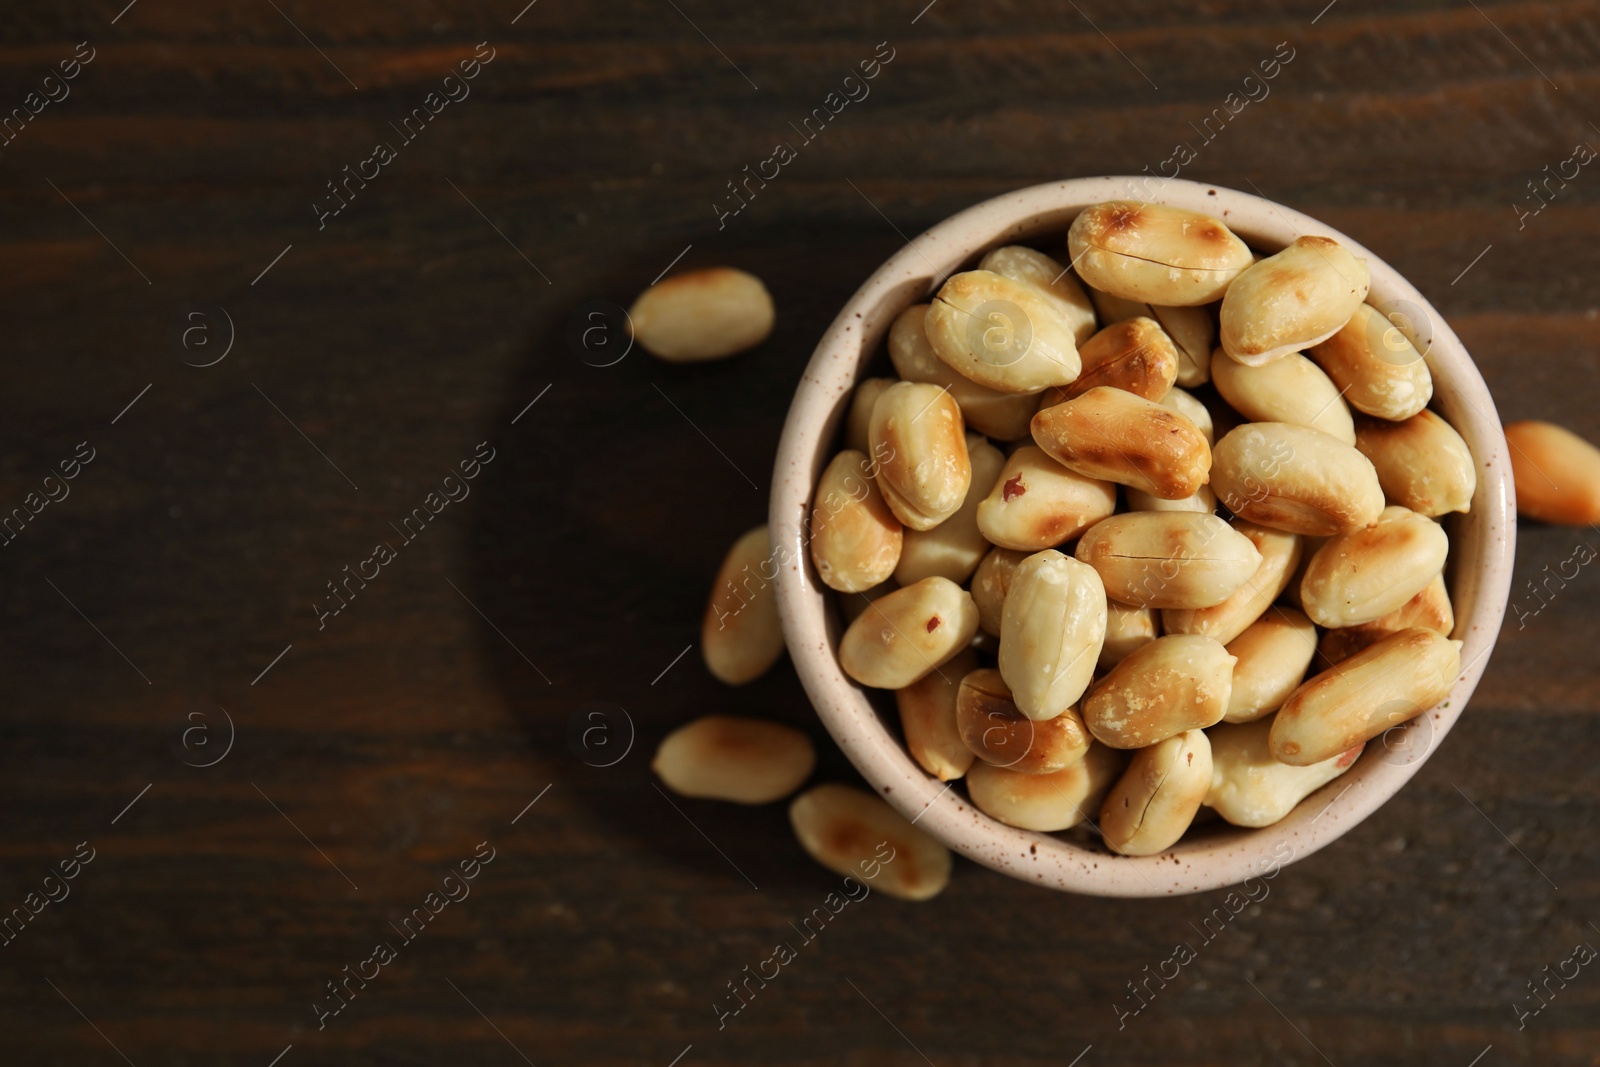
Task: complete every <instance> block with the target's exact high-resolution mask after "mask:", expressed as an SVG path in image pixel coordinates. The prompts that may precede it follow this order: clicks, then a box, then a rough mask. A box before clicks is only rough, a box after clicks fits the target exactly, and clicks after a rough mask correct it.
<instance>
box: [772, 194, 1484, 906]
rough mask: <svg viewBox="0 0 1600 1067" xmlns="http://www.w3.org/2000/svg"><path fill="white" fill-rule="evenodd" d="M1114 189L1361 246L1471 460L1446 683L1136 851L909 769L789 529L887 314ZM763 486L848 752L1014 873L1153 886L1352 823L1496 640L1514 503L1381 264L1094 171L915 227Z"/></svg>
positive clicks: (1256, 232)
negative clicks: (1255, 810)
mask: <svg viewBox="0 0 1600 1067" xmlns="http://www.w3.org/2000/svg"><path fill="white" fill-rule="evenodd" d="M1117 199H1121V200H1128V199H1137V200H1145V201H1153V202H1157V203H1164V204H1171V205H1173V206H1176V207H1181V208H1187V209H1190V210H1194V211H1202V212H1205V213H1207V214H1210V215H1214V216H1216V217H1217V218H1220V219H1222V220H1223V221H1224V222H1226V223H1227V224H1228V226H1229V228H1231V229H1232V230H1233V231H1234V232H1235V233H1237V234H1238V235H1239V236H1240V237H1241V238H1243V239H1244V240H1245V241H1246V242H1247V243H1248V244H1249V245H1250V246H1251V247H1252V248H1255V249H1256V250H1257V251H1261V252H1267V253H1271V252H1275V251H1277V250H1278V249H1280V248H1282V247H1284V246H1285V245H1287V244H1289V243H1290V242H1292V241H1293V240H1294V239H1295V238H1296V237H1298V236H1301V235H1304V234H1321V235H1326V236H1329V237H1333V238H1335V239H1337V240H1339V241H1340V242H1341V243H1343V244H1344V245H1345V246H1346V247H1348V248H1349V249H1350V250H1351V251H1352V252H1353V253H1354V254H1355V255H1356V256H1358V257H1362V258H1365V259H1366V260H1367V264H1368V268H1369V270H1370V272H1371V279H1372V283H1371V292H1370V295H1369V296H1368V298H1367V299H1368V302H1369V303H1371V304H1374V305H1376V306H1378V307H1379V308H1380V309H1381V310H1383V311H1384V312H1386V313H1388V314H1389V315H1390V318H1391V321H1393V322H1395V323H1396V324H1397V325H1398V326H1399V327H1400V328H1401V329H1402V330H1403V331H1404V332H1405V333H1406V334H1407V335H1408V336H1409V337H1410V338H1411V340H1412V341H1413V343H1414V344H1415V345H1416V347H1417V349H1418V351H1420V352H1423V353H1424V354H1425V358H1426V360H1427V363H1428V367H1429V370H1430V371H1431V372H1432V375H1433V381H1434V398H1433V402H1432V404H1431V406H1432V407H1433V408H1434V409H1435V410H1437V411H1438V412H1439V413H1440V414H1441V415H1443V416H1444V417H1445V418H1446V419H1447V420H1449V422H1450V423H1451V424H1452V425H1453V426H1454V427H1455V428H1456V429H1457V431H1459V432H1460V434H1461V436H1462V438H1463V439H1464V440H1465V441H1466V443H1467V446H1468V448H1469V449H1470V450H1471V452H1472V455H1473V458H1474V460H1475V461H1476V464H1477V473H1478V485H1477V491H1476V494H1475V495H1474V497H1473V501H1472V509H1471V511H1470V513H1468V514H1466V515H1456V516H1452V517H1451V518H1450V519H1449V520H1448V521H1447V524H1446V526H1447V529H1448V531H1449V533H1450V565H1449V567H1448V569H1447V572H1446V577H1447V580H1448V582H1449V587H1450V595H1451V601H1452V604H1453V606H1454V609H1455V615H1456V632H1455V633H1454V635H1453V636H1454V637H1456V638H1457V639H1460V640H1462V641H1463V642H1464V644H1463V647H1462V652H1461V662H1462V672H1461V675H1460V677H1459V678H1458V679H1457V681H1456V683H1455V686H1454V687H1453V688H1452V689H1451V691H1450V694H1449V695H1448V696H1447V697H1446V698H1445V699H1444V700H1443V701H1441V702H1440V704H1439V705H1438V706H1437V707H1435V708H1433V709H1431V710H1430V711H1428V712H1427V713H1425V714H1423V715H1421V716H1418V717H1417V718H1416V719H1413V720H1412V721H1411V722H1410V723H1408V724H1406V725H1405V726H1404V727H1399V728H1396V729H1394V730H1391V731H1390V732H1389V733H1388V734H1385V735H1384V736H1383V737H1381V738H1377V739H1374V740H1373V741H1371V742H1369V743H1368V746H1367V751H1366V752H1365V753H1364V754H1363V755H1362V757H1361V759H1360V760H1359V761H1358V762H1357V763H1356V765H1355V766H1354V767H1353V768H1352V769H1351V770H1350V771H1349V772H1347V773H1346V774H1344V775H1343V776H1342V777H1340V778H1338V779H1335V780H1334V781H1333V782H1331V783H1329V785H1327V786H1325V787H1323V789H1321V790H1319V791H1318V792H1317V793H1314V794H1313V795H1312V796H1310V797H1308V798H1307V799H1306V800H1305V801H1303V802H1302V803H1301V804H1300V805H1299V807H1297V808H1296V809H1295V810H1294V811H1293V812H1292V813H1291V814H1290V815H1289V816H1288V817H1287V818H1285V819H1284V820H1282V821H1281V822H1278V823H1276V824H1274V825H1273V826H1270V827H1265V828H1263V829H1259V830H1245V829H1239V828H1235V827H1230V826H1227V825H1226V824H1220V823H1219V824H1214V825H1212V826H1208V827H1205V828H1197V829H1196V830H1195V831H1192V832H1191V833H1190V834H1188V835H1186V836H1185V838H1184V840H1182V841H1180V842H1179V843H1178V844H1177V845H1175V846H1174V847H1173V848H1172V849H1170V850H1168V851H1167V852H1165V853H1162V854H1161V855H1159V856H1148V857H1137V858H1136V857H1124V856H1117V855H1115V854H1113V853H1111V852H1109V851H1108V850H1107V849H1106V848H1105V847H1104V846H1103V845H1102V844H1100V842H1099V841H1098V839H1097V838H1096V837H1094V836H1093V835H1092V834H1090V833H1088V832H1087V831H1084V830H1083V829H1082V828H1081V827H1080V828H1077V829H1075V830H1074V831H1068V832H1067V833H1066V834H1064V835H1061V834H1045V833H1037V832H1033V831H1028V830H1018V829H1015V828H1013V827H1009V826H1006V825H1005V824H1003V823H1001V822H998V821H997V820H994V819H991V818H990V817H989V816H987V815H984V814H983V813H982V812H980V811H978V810H977V809H976V808H974V807H973V806H972V805H971V804H970V803H969V802H968V801H967V799H966V797H965V796H964V795H963V794H962V793H961V792H960V791H957V790H954V789H952V788H951V785H952V784H953V783H949V784H947V783H941V782H939V781H938V780H936V779H934V778H932V777H931V776H930V775H928V774H927V773H926V772H925V771H923V769H922V768H921V767H920V766H918V765H917V764H916V763H915V761H913V760H912V759H911V757H910V755H909V754H908V753H907V752H906V750H905V747H904V745H903V744H902V743H901V741H900V739H899V736H898V733H897V730H896V729H895V728H893V727H892V726H891V725H890V722H892V720H893V713H892V701H890V703H889V704H888V705H885V707H886V708H888V709H890V710H889V717H888V719H886V718H885V717H884V715H882V714H880V712H879V710H878V708H876V707H875V706H874V703H873V701H872V700H871V699H869V698H868V695H867V692H866V691H864V690H863V689H861V688H860V687H858V686H857V685H856V684H855V683H854V682H853V681H851V680H850V679H849V678H847V677H846V676H845V675H844V673H843V672H842V670H841V669H840V667H839V664H838V660H837V657H836V655H835V652H836V649H837V647H838V641H839V637H840V633H841V631H840V625H839V619H838V616H837V613H836V611H835V609H834V606H833V601H832V595H831V590H828V589H827V588H826V587H825V586H823V585H822V583H821V582H820V581H819V580H818V579H817V576H816V573H815V569H814V568H813V566H812V564H811V559H810V553H809V551H808V550H807V545H806V538H805V533H804V531H805V525H806V523H805V519H806V516H807V515H808V514H809V511H810V506H811V495H812V489H813V487H814V486H815V484H816V480H817V477H818V476H819V475H820V473H821V471H822V468H823V467H824V466H825V465H826V463H827V461H828V459H829V458H831V456H832V455H833V454H834V452H836V451H837V450H838V448H839V447H840V445H839V444H838V441H837V436H838V428H839V424H840V421H841V419H842V417H843V415H844V413H845V412H846V411H847V410H848V408H849V403H850V397H851V392H852V390H853V388H854V385H855V383H856V381H857V380H859V379H860V378H861V377H864V376H865V375H864V373H863V372H864V371H865V370H866V368H867V367H868V366H869V365H871V364H872V363H873V362H874V360H875V358H877V357H878V356H879V353H880V352H881V350H882V347H883V338H884V335H885V333H886V332H887V329H888V326H889V324H890V323H891V322H892V321H893V320H894V317H895V316H896V315H897V314H898V313H899V312H900V311H902V310H904V309H905V308H906V307H907V306H909V305H911V304H913V303H917V302H919V301H923V300H926V299H928V298H929V297H930V296H931V295H932V293H933V292H935V291H936V290H937V289H938V287H939V285H940V284H942V283H943V281H944V280H945V279H946V278H947V277H949V275H951V274H953V273H955V272H957V271H959V270H962V269H970V267H971V266H972V265H973V264H974V263H975V262H976V260H977V259H978V258H979V257H980V256H981V255H982V254H983V253H984V252H986V251H988V250H989V249H992V248H996V247H999V246H1001V245H1006V244H1030V245H1032V246H1034V247H1038V248H1040V249H1041V250H1043V251H1045V252H1047V253H1049V254H1051V255H1054V256H1056V257H1057V258H1058V259H1062V260H1063V262H1064V261H1065V243H1066V231H1067V227H1068V226H1069V225H1070V224H1071V222H1072V220H1073V218H1075V217H1076V216H1077V214H1078V212H1079V211H1081V210H1082V209H1083V208H1085V207H1087V206H1089V205H1090V204H1095V203H1099V202H1101V201H1105V200H1117ZM773 486H774V488H773V493H772V502H771V511H770V515H769V524H770V527H771V530H772V539H773V545H774V552H775V554H776V555H777V557H778V558H779V559H780V560H782V563H783V565H782V567H781V569H780V571H779V577H778V598H779V610H780V613H781V615H782V618H783V625H784V633H785V635H786V638H787V640H788V645H789V651H790V654H791V656H792V657H793V659H794V662H795V667H796V670H797V671H798V673H799V675H800V678H801V681H802V682H803V684H804V685H805V687H806V690H807V692H808V694H809V695H810V697H811V700H812V703H813V704H814V705H815V706H816V709H817V712H818V714H819V715H820V716H821V718H822V721H823V723H824V725H826V727H827V728H828V731H829V732H830V733H831V734H832V735H833V737H834V739H835V740H836V741H837V742H838V743H839V745H840V747H841V748H843V750H844V752H845V754H846V755H847V756H848V757H849V758H850V760H851V762H852V763H854V764H855V766H856V767H857V769H858V770H860V771H861V773H862V774H863V775H864V776H865V777H866V779H867V780H868V781H869V782H870V783H871V784H872V785H873V787H874V788H875V789H877V791H878V792H879V793H880V794H881V795H882V796H884V797H885V798H886V799H887V800H888V801H889V802H890V803H891V804H893V805H894V806H895V807H896V808H898V809H899V810H900V811H901V812H903V813H904V814H905V815H906V816H907V817H908V818H911V819H913V820H915V821H916V824H917V825H918V826H920V827H922V828H923V829H924V830H927V831H928V832H930V833H932V834H933V835H934V836H935V837H938V838H939V839H940V840H942V841H944V842H945V843H946V844H947V845H949V846H950V847H951V848H953V849H955V850H957V851H959V852H961V853H962V854H964V855H966V856H968V857H969V858H971V859H973V860H976V861H977V862H979V863H983V864H985V865H986V866H989V867H992V868H994V869H996V870H999V871H1002V872H1004V873H1006V874H1009V875H1012V876H1013V877H1016V878H1021V879H1023V880H1026V881H1029V882H1033V883H1036V884H1039V885H1045V886H1049V887H1052V888H1056V889H1063V890H1069V891H1072V892H1078V893H1087V894H1095V895H1102V896H1159V895H1169V894H1177V893H1189V892H1198V891H1201V890H1205V889H1211V888H1215V887H1218V886H1224V885H1231V884H1234V883H1237V882H1241V881H1244V880H1245V879H1246V878H1249V877H1252V876H1255V877H1271V876H1272V875H1274V874H1276V872H1277V870H1278V869H1280V868H1281V867H1282V866H1283V865H1285V864H1287V863H1289V862H1292V861H1293V860H1294V859H1297V858H1300V857H1302V856H1305V855H1309V854H1310V853H1311V852H1314V851H1315V850H1317V849H1318V848H1321V847H1322V846H1324V845H1326V844H1327V843H1328V842H1330V841H1332V840H1334V839H1335V838H1337V837H1338V836H1339V835H1340V834H1343V833H1344V832H1346V831H1347V830H1349V829H1350V828H1351V827H1353V826H1354V825H1355V824H1356V823H1358V822H1360V821H1361V820H1362V819H1363V818H1365V817H1366V816H1367V815H1368V814H1370V813H1371V812H1372V811H1373V810H1375V809H1376V808H1377V807H1378V805H1379V804H1381V803H1383V802H1384V801H1385V800H1387V799H1388V798H1389V797H1390V796H1392V795H1393V794H1394V793H1395V792H1396V791H1397V790H1398V789H1399V788H1400V787H1401V786H1402V785H1404V784H1405V782H1406V781H1407V780H1408V779H1409V778H1410V777H1411V776H1412V775H1413V774H1415V773H1416V771H1417V769H1418V768H1419V767H1420V766H1421V765H1422V763H1423V762H1424V761H1425V760H1426V759H1427V758H1428V756H1429V754H1430V753H1431V752H1432V750H1433V747H1434V746H1435V745H1436V744H1438V743H1439V742H1440V741H1441V740H1442V739H1443V737H1444V736H1445V734H1446V733H1448V731H1449V729H1450V727H1451V725H1452V724H1453V723H1454V722H1455V720H1456V717H1457V716H1459V715H1460V714H1461V711H1462V708H1463V707H1464V706H1465V704H1466V701H1467V699H1468V697H1469V696H1470V695H1471V693H1472V690H1473V688H1474V686H1475V685H1476V684H1477V680H1478V678H1479V677H1480V676H1481V674H1482V672H1483V668H1484V665H1485V663H1486V661H1487V659H1488V655H1489V652H1490V650H1491V649H1492V648H1493V647H1494V641H1495V638H1496V636H1497V634H1498V633H1499V629H1500V622H1501V619H1502V617H1503V616H1504V613H1505V607H1506V600H1507V594H1508V592H1509V588H1510V580H1511V561H1512V555H1513V548H1514V543H1513V542H1514V537H1515V507H1514V502H1513V498H1512V489H1511V483H1510V463H1509V460H1508V458H1507V455H1506V444H1505V438H1504V436H1503V434H1502V433H1501V430H1500V422H1499V418H1498V416H1497V414H1496V412H1495V409H1494V402H1493V400H1492V398H1491V397H1490V395H1489V391H1488V388H1487V387H1486V386H1485V385H1484V382H1483V378H1482V376H1481V375H1479V373H1478V370H1477V368H1476V367H1475V366H1474V365H1473V363H1472V360H1471V358H1470V357H1469V356H1468V355H1467V352H1466V350H1465V349H1464V348H1463V347H1462V345H1461V342H1460V341H1459V340H1458V339H1457V338H1456V336H1455V334H1454V333H1453V332H1452V331H1451V330H1450V328H1449V326H1448V325H1447V324H1446V323H1445V322H1444V319H1443V318H1442V317H1441V316H1440V315H1439V314H1438V312H1436V311H1435V310H1434V309H1433V307H1432V306H1431V305H1430V304H1429V303H1428V302H1427V301H1426V300H1425V299H1424V298H1423V297H1422V294H1421V293H1419V292H1418V291H1417V290H1416V289H1415V288H1414V287H1413V286H1411V285H1410V284H1409V283H1408V282H1407V281H1406V280H1405V279H1404V278H1402V277H1401V276H1400V275H1399V274H1397V273H1396V272H1395V271H1394V270H1393V268H1391V267H1389V266H1388V264H1386V263H1384V262H1383V261H1381V260H1379V259H1378V258H1377V257H1376V256H1374V255H1373V254H1372V253H1371V252H1369V251H1367V250H1366V249H1365V248H1363V247H1362V246H1361V245H1360V244H1359V243H1358V242H1356V241H1353V240H1351V239H1350V238H1349V237H1346V236H1345V235H1344V234H1341V233H1339V232H1338V231H1337V230H1334V229H1333V228H1332V227H1329V226H1326V225H1323V224H1322V223H1319V222H1317V221H1316V220H1315V219H1312V218H1310V217H1308V216H1306V215H1303V214H1300V213H1299V212H1296V211H1293V210H1292V209H1290V208H1286V207H1283V206H1281V205H1278V204H1274V203H1272V202H1271V201H1268V200H1264V199H1262V198H1260V197H1257V196H1252V195H1249V194H1246V193H1240V192H1238V191H1235V190H1231V189H1224V188H1222V187H1220V186H1214V185H1205V184H1200V183H1195V182H1187V181H1179V180H1172V181H1157V180H1151V179H1148V178H1120V177H1107V178H1084V179H1076V180H1072V181H1064V182H1058V183H1052V184H1049V185H1039V186H1033V187H1031V188H1028V189H1022V190H1018V191H1016V192H1014V193H1008V194H1006V195H1004V196H1001V197H997V198H995V199H993V200H989V201H985V202H984V203H981V204H978V205H976V206H974V207H972V208H969V209H967V210H966V211H963V212H961V213H960V214H957V215H954V216H952V217H951V218H949V219H946V220H945V221H944V222H942V223H940V224H938V225H937V226H935V227H933V228H932V229H931V230H929V231H927V232H926V233H924V234H921V235H919V236H918V237H917V238H915V239H914V240H912V241H911V242H910V243H909V244H908V245H907V246H906V247H905V248H903V249H901V250H900V251H899V252H898V253H896V254H895V255H894V256H893V257H892V258H890V259H889V260H888V262H886V263H885V264H884V265H883V266H882V267H880V268H879V269H878V270H877V271H876V272H875V273H874V274H873V275H872V277H871V278H869V279H868V280H867V282H866V284H864V285H863V286H862V287H861V289H860V290H858V291H857V292H856V294H855V296H853V297H852V298H851V300H850V301H849V303H848V304H846V305H845V307H844V309H843V310H842V311H841V312H840V313H839V316H838V318H837V319H835V321H834V323H833V325H832V326H831V327H830V328H829V329H828V331H827V333H826V334H824V335H823V338H822V341H821V343H820V344H819V345H818V346H817V349H816V352H815V354H814V355H813V356H812V359H811V362H810V364H809V365H808V366H807V368H806V371H805V374H804V375H803V377H802V380H801V384H800V386H799V389H798V390H797V392H796V395H795V399H794V402H793V404H792V406H791V408H790V411H789V416H788V420H787V422H786V423H785V426H784V432H783V437H782V440H781V442H780V444H779V448H778V459H777V469H776V472H775V475H774V478H773ZM1089 814H1090V815H1091V816H1092V817H1094V816H1097V814H1098V813H1095V812H1090V813H1089Z"/></svg>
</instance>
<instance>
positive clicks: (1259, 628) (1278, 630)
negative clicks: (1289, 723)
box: [1222, 608, 1317, 722]
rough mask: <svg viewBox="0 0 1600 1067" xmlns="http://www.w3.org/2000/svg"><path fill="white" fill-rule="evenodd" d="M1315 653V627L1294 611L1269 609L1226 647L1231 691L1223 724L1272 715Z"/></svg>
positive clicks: (1300, 679)
mask: <svg viewBox="0 0 1600 1067" xmlns="http://www.w3.org/2000/svg"><path fill="white" fill-rule="evenodd" d="M1316 651H1317V628H1316V627H1315V626H1313V625H1311V620H1310V619H1308V618H1306V617H1305V615H1304V613H1302V612H1299V611H1296V610H1295V609H1294V608H1273V609H1272V610H1271V611H1269V612H1267V613H1266V614H1265V615H1263V616H1261V618H1259V619H1257V620H1256V621H1255V622H1253V623H1251V624H1250V625H1249V626H1248V627H1246V628H1245V631H1244V633H1242V634H1240V635H1239V636H1238V637H1235V638H1234V639H1233V640H1232V641H1230V642H1228V654H1229V655H1231V656H1233V657H1234V659H1235V660H1236V661H1237V662H1235V663H1234V665H1233V691H1232V692H1231V693H1230V694H1229V696H1228V710H1227V712H1226V713H1225V714H1224V715H1223V716H1222V719H1223V721H1224V722H1254V721H1256V720H1257V719H1260V718H1263V717H1265V716H1267V715H1270V714H1272V713H1273V712H1275V711H1277V710H1278V709H1279V708H1280V707H1282V706H1283V702H1284V701H1285V700H1288V699H1289V694H1290V693H1293V692H1294V691H1295V690H1296V689H1298V688H1300V683H1301V682H1303V681H1305V677H1306V670H1307V669H1308V668H1309V667H1310V666H1311V658H1312V657H1313V656H1314V655H1316Z"/></svg>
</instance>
